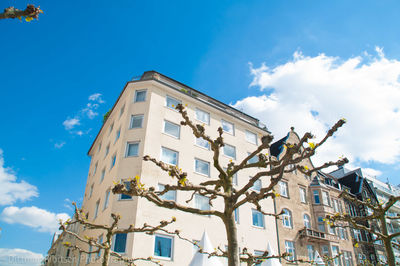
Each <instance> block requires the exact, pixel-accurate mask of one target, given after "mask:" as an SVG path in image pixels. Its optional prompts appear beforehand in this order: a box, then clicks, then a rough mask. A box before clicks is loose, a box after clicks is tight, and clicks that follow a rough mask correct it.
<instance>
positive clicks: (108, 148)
mask: <svg viewBox="0 0 400 266" xmlns="http://www.w3.org/2000/svg"><path fill="white" fill-rule="evenodd" d="M109 152H110V144H108V145H107V147H106V152H105V154H104V158H105V157H106V156H107V155H108V153H109Z"/></svg>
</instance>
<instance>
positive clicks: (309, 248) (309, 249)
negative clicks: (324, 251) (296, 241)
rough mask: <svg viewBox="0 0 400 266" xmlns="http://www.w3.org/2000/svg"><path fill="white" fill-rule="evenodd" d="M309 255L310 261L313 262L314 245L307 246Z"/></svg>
mask: <svg viewBox="0 0 400 266" xmlns="http://www.w3.org/2000/svg"><path fill="white" fill-rule="evenodd" d="M307 253H308V260H309V261H313V260H314V253H315V252H314V246H313V245H307Z"/></svg>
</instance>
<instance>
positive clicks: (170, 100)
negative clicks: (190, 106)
mask: <svg viewBox="0 0 400 266" xmlns="http://www.w3.org/2000/svg"><path fill="white" fill-rule="evenodd" d="M180 103H182V102H181V101H180V100H177V99H175V98H172V97H171V96H167V98H166V104H165V105H166V106H167V107H168V108H171V109H174V110H175V108H176V107H177V106H178V104H180Z"/></svg>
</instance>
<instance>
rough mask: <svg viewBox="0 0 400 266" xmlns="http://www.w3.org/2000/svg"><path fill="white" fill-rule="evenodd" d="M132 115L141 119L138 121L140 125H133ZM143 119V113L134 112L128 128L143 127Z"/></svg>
mask: <svg viewBox="0 0 400 266" xmlns="http://www.w3.org/2000/svg"><path fill="white" fill-rule="evenodd" d="M134 117H140V118H141V121H140V127H133V126H132V124H133V118H134ZM143 121H144V114H135V115H131V120H130V122H129V129H138V128H143Z"/></svg>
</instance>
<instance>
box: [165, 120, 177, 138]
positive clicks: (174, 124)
mask: <svg viewBox="0 0 400 266" xmlns="http://www.w3.org/2000/svg"><path fill="white" fill-rule="evenodd" d="M167 123H168V124H171V125H172V126H176V127H178V136H175V135H173V134H170V133H168V132H166V131H165V126H166V124H167ZM163 133H164V134H166V135H168V136H170V137H173V138H176V139H180V138H181V126H180V125H179V124H176V123H173V122H171V121H168V120H165V119H164V121H163Z"/></svg>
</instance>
